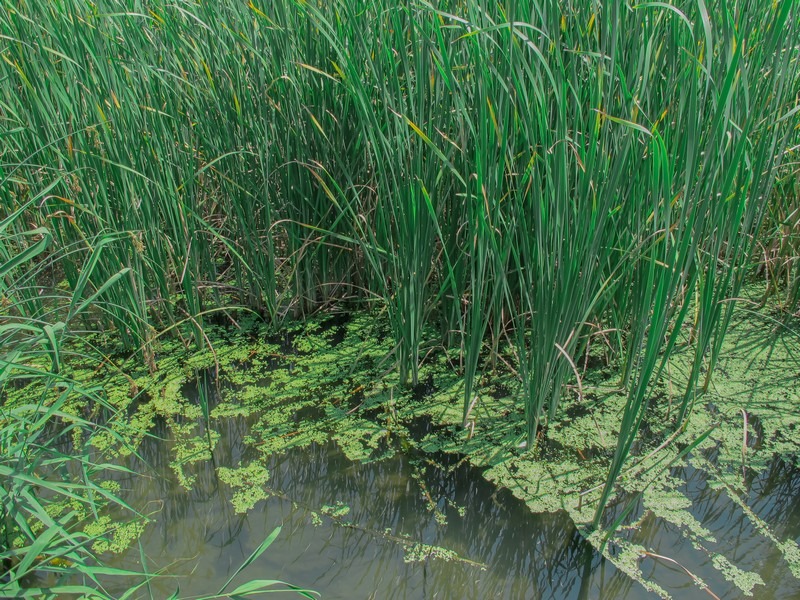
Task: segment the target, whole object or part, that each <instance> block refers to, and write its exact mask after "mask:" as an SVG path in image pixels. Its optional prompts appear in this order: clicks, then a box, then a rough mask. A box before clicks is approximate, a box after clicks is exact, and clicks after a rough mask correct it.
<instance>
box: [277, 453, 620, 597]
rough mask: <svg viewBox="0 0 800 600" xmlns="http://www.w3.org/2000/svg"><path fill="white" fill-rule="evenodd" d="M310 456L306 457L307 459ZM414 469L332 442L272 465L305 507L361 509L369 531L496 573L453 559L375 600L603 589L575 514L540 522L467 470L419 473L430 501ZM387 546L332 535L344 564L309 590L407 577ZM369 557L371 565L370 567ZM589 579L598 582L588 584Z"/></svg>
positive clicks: (354, 517)
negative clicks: (356, 455) (358, 456)
mask: <svg viewBox="0 0 800 600" xmlns="http://www.w3.org/2000/svg"><path fill="white" fill-rule="evenodd" d="M301 453H302V454H303V456H302V457H301V458H300V457H298V456H297V455H298V454H301ZM440 458H442V457H440ZM442 467H446V465H442ZM413 470H414V469H413V466H412V465H411V464H410V461H409V460H408V459H407V458H405V457H394V458H392V459H389V460H385V461H383V462H380V463H372V464H367V465H361V464H352V463H350V462H349V461H348V460H347V459H346V458H345V457H344V455H343V454H342V453H341V452H339V451H338V450H336V449H335V447H334V446H333V445H332V444H328V445H326V446H312V447H310V448H308V449H306V450H302V451H299V450H296V451H292V452H291V453H288V454H284V455H283V456H281V457H277V458H275V459H274V460H273V463H272V465H271V467H270V471H271V473H272V478H271V486H273V487H275V488H276V489H281V490H283V492H284V493H286V494H287V495H288V496H289V497H291V498H292V499H294V500H295V501H297V502H299V503H302V504H303V505H306V506H322V505H324V504H332V503H333V502H334V501H341V502H343V503H345V504H347V505H348V506H350V508H351V512H350V513H349V514H348V515H347V519H349V520H351V521H353V522H354V523H358V524H359V525H361V526H363V527H369V528H372V529H374V530H378V531H380V530H383V529H384V528H389V529H391V531H392V532H393V533H394V534H395V535H400V534H405V535H408V536H409V537H410V538H411V539H413V540H415V541H419V542H422V543H425V544H429V545H432V546H441V547H444V548H447V549H450V550H453V551H454V552H456V553H457V554H458V555H459V556H462V557H466V558H469V559H470V560H473V561H477V562H485V563H487V564H489V570H488V571H487V572H482V571H479V570H476V569H475V568H473V567H470V566H469V565H463V564H458V563H452V562H451V563H444V562H443V561H433V562H430V563H429V564H426V565H422V566H419V565H416V566H415V565H406V566H402V567H401V568H400V575H402V576H401V577H398V579H397V580H396V581H393V586H395V587H394V588H386V589H387V590H389V589H393V591H391V592H386V591H382V592H380V593H378V594H377V595H376V596H375V597H392V598H405V597H409V598H420V597H427V596H420V593H422V592H423V591H424V589H429V590H440V591H441V590H447V597H459V598H462V597H463V598H530V597H558V598H562V597H564V598H568V597H584V598H590V597H597V595H598V593H599V591H600V590H602V589H603V587H604V583H603V582H604V580H605V579H606V573H605V572H604V571H603V569H600V570H599V572H598V574H599V577H598V578H596V579H595V577H594V573H595V572H596V571H598V567H599V566H601V565H602V564H603V561H602V559H600V557H598V556H597V555H596V553H594V552H593V551H592V549H591V547H590V546H588V544H586V543H585V542H584V541H583V539H582V538H581V536H580V534H579V533H578V532H577V531H576V530H575V528H574V527H573V525H572V524H571V522H570V520H569V518H568V517H567V516H566V515H565V514H563V513H559V514H555V515H532V514H531V513H530V512H529V511H528V509H527V508H526V507H525V505H524V504H523V503H521V502H519V501H518V500H516V499H515V498H513V497H512V496H511V495H510V494H509V493H507V492H503V491H501V492H498V491H497V490H496V489H495V488H494V487H493V486H492V485H491V484H489V483H487V482H486V481H485V480H483V479H482V478H481V477H480V474H479V473H478V472H477V471H476V470H474V469H472V468H470V467H468V466H467V465H461V466H458V467H456V468H455V469H453V470H452V471H451V472H448V470H447V469H446V468H433V467H431V468H423V469H421V470H420V471H419V472H418V474H419V476H420V477H421V478H422V483H423V484H424V486H425V489H426V490H427V492H428V496H430V499H429V498H428V497H427V496H426V495H424V494H423V493H422V492H421V488H420V487H419V485H418V484H417V483H416V482H415V481H413V480H412V478H411V475H412V473H413ZM430 500H433V501H434V503H435V504H436V507H437V509H438V510H439V511H440V512H442V513H444V514H445V516H446V517H447V525H446V526H442V525H438V524H437V523H436V520H435V519H434V517H433V514H432V512H431V511H430V510H429V503H430ZM457 507H463V509H464V510H465V515H464V517H461V516H459V513H458V509H457ZM300 518H301V520H302V519H303V518H305V517H304V516H302V515H301V517H300ZM295 527H297V528H298V530H299V529H302V528H303V527H305V524H304V523H302V522H300V523H296V524H293V526H292V529H293V530H294V528H295ZM334 540H335V542H334ZM334 544H336V546H335V547H334ZM381 545H383V546H384V548H383V549H382V550H380V551H378V550H377V549H375V548H374V546H375V541H374V540H373V541H370V540H367V539H365V535H364V532H363V531H359V530H346V531H344V532H341V534H339V535H335V536H332V537H331V539H330V540H329V541H328V542H327V544H326V546H325V552H327V553H329V554H333V555H335V563H334V564H335V566H334V567H332V568H330V569H328V570H327V571H326V572H325V573H324V574H323V575H321V576H320V578H319V579H317V580H316V581H314V582H309V583H308V585H310V586H317V587H318V588H319V589H322V590H326V589H330V586H334V587H335V582H336V580H337V579H339V578H346V579H348V580H350V581H352V580H353V576H354V573H362V572H363V576H359V580H360V581H364V582H365V585H366V583H369V582H372V581H373V580H374V581H383V580H384V579H385V577H386V574H387V573H392V572H397V571H398V566H397V561H398V558H399V555H402V549H401V548H394V549H392V548H387V547H386V546H389V545H390V543H388V542H384V543H382V544H381ZM368 553H369V556H367V554H368ZM365 559H369V560H368V561H367V562H368V563H369V564H368V565H363V564H360V563H361V562H363V561H364V560H365ZM365 569H366V570H365ZM611 571H612V572H613V571H614V569H613V568H611ZM580 575H583V577H584V578H588V580H587V581H582V578H581V576H580ZM375 578H377V579H375ZM384 583H385V582H384ZM366 589H369V588H368V587H367V588H366ZM381 589H382V590H383V589H384V588H383V584H382V586H381ZM386 594H389V595H388V596H387V595H386Z"/></svg>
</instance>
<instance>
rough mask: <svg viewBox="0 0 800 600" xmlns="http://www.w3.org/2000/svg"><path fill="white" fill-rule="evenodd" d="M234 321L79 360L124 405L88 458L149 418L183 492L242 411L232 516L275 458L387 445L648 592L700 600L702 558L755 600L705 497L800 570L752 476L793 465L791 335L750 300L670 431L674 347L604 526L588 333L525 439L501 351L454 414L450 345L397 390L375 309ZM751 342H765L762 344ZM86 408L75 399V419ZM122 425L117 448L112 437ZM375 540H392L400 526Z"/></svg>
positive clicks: (598, 398)
mask: <svg viewBox="0 0 800 600" xmlns="http://www.w3.org/2000/svg"><path fill="white" fill-rule="evenodd" d="M241 325H242V327H241V329H240V330H239V331H233V330H231V329H230V328H229V327H227V326H222V325H220V326H217V327H216V328H215V327H211V328H210V329H209V341H210V345H209V347H208V349H207V350H206V351H204V352H201V353H193V354H188V353H186V352H185V351H184V350H183V348H182V346H181V344H180V343H179V342H178V341H169V342H164V343H163V345H162V347H161V348H160V349H159V351H158V353H157V356H156V361H157V365H158V370H156V371H155V372H152V373H149V372H144V371H143V372H141V373H138V374H136V373H132V372H131V371H130V370H129V369H127V368H126V365H125V357H123V356H121V355H117V356H114V355H111V356H109V359H108V361H107V363H106V364H104V365H102V366H101V367H99V368H98V367H96V366H94V367H93V368H92V369H89V370H81V368H80V366H79V363H75V364H74V365H73V367H72V373H71V375H72V376H73V377H75V378H76V379H78V380H87V379H88V380H91V381H95V382H101V385H102V388H103V389H104V391H105V394H106V396H107V397H108V400H109V402H110V403H111V404H112V405H114V406H116V407H118V408H119V409H120V410H121V411H122V412H121V413H120V414H123V415H127V418H117V419H116V420H115V422H113V423H112V424H111V429H112V430H113V435H112V431H109V433H108V435H107V436H103V435H99V436H97V437H96V438H95V441H94V444H95V447H96V451H97V452H98V454H99V455H102V456H104V457H105V458H106V459H107V460H109V461H115V460H116V461H120V460H122V459H124V457H125V455H130V454H132V453H134V454H135V453H136V452H137V448H139V447H140V445H141V443H142V440H144V439H146V438H147V437H148V436H152V435H154V434H153V432H154V431H155V430H159V431H162V432H168V435H169V438H170V440H171V443H170V446H169V450H168V452H169V456H168V457H163V458H162V460H168V461H169V467H170V470H171V472H172V473H173V475H174V477H175V480H176V481H177V484H178V485H179V486H180V487H182V488H184V489H185V490H187V491H188V490H191V489H192V488H193V486H195V485H196V484H197V481H196V473H197V469H195V468H193V466H196V465H198V464H201V463H204V462H209V461H212V459H213V456H214V451H215V448H216V444H217V442H218V440H219V438H220V430H221V428H222V427H223V424H224V423H226V422H228V421H230V420H231V419H245V421H246V423H247V427H246V430H245V432H244V433H243V434H242V435H243V437H244V439H243V441H244V443H245V445H246V446H247V447H248V448H249V451H248V452H247V453H246V457H247V458H246V459H241V460H240V461H239V462H238V463H237V464H230V465H220V466H218V467H216V475H217V477H218V478H219V481H220V482H222V483H221V485H222V487H223V488H224V490H225V493H226V496H227V498H228V501H229V502H230V504H231V507H232V510H233V511H234V512H236V513H241V514H247V513H248V512H249V511H252V510H253V509H254V507H256V506H257V504H258V503H259V502H261V501H262V500H265V499H267V498H269V497H271V496H274V495H276V494H280V492H279V491H278V490H277V489H276V488H275V487H274V486H273V485H272V482H271V478H270V472H269V471H270V469H269V468H268V467H269V464H270V460H271V459H272V457H274V456H277V455H281V454H282V453H286V452H289V451H291V450H292V449H297V448H308V447H310V446H312V445H317V446H322V445H325V444H326V443H329V442H330V441H331V440H332V442H333V443H334V444H335V445H336V447H337V448H338V451H340V452H342V453H343V454H344V455H345V456H346V457H347V458H348V459H350V460H351V461H355V462H356V463H360V464H369V463H376V462H381V461H388V460H391V459H393V458H394V457H397V456H398V455H408V456H414V457H416V458H415V460H416V461H417V462H418V463H419V462H424V463H425V464H426V468H434V469H436V468H438V469H440V470H441V471H442V472H444V473H446V472H447V471H448V470H452V469H453V468H454V465H460V464H468V465H471V466H473V467H475V468H478V469H480V472H481V473H482V476H483V477H484V478H485V479H486V480H487V481H489V482H492V483H494V484H496V486H498V487H499V488H501V489H506V490H508V491H509V492H510V493H511V494H513V496H515V497H516V498H518V499H519V500H521V501H522V502H524V503H525V504H526V505H527V506H528V508H529V509H530V511H531V512H532V513H555V512H563V513H565V514H566V515H568V516H569V519H570V520H571V521H572V523H574V525H575V527H577V530H578V531H579V532H580V533H581V534H582V535H583V536H584V537H585V539H586V540H587V541H588V542H589V543H590V544H591V545H592V546H594V548H595V550H596V551H597V552H599V553H602V555H603V556H604V557H605V558H606V559H607V560H609V561H610V562H611V563H613V564H614V565H615V567H616V568H617V569H618V570H620V571H622V572H624V573H625V574H627V576H629V577H630V578H631V579H632V580H634V581H636V582H638V583H639V584H641V586H643V588H644V590H648V591H649V592H651V593H652V594H651V595H655V596H656V597H658V596H660V597H663V598H668V597H684V596H683V594H684V593H685V590H675V589H667V588H665V587H664V586H663V585H662V584H660V583H659V582H658V581H656V579H657V578H654V577H652V574H653V571H654V568H655V567H654V565H660V568H670V569H672V570H674V571H677V572H679V573H681V574H682V575H683V576H684V577H685V580H686V582H687V584H688V585H689V586H690V587H691V588H692V589H694V590H695V591H696V592H699V593H701V596H700V597H702V596H708V595H710V596H711V597H717V593H715V590H714V589H713V587H712V586H711V585H710V584H708V583H707V582H706V581H705V578H704V577H703V576H702V575H701V574H700V573H699V572H698V571H697V569H696V568H695V565H697V564H698V561H701V562H703V563H704V564H706V565H710V566H711V567H712V568H713V576H714V578H715V579H721V580H724V581H725V582H726V585H727V586H728V588H727V589H728V591H729V593H730V592H731V590H732V591H733V592H732V593H734V594H735V595H740V596H755V597H767V596H766V595H765V594H767V592H768V591H769V590H770V588H771V586H773V585H774V582H773V581H770V577H769V576H768V571H767V570H766V568H763V567H764V565H761V566H759V564H760V563H758V562H757V561H754V560H753V559H752V557H747V556H743V555H742V552H741V551H740V549H739V548H737V547H736V546H735V545H732V544H731V543H730V541H729V540H728V539H727V538H726V535H724V531H725V530H724V528H722V527H720V523H719V519H720V518H721V517H719V516H718V515H714V514H713V511H709V510H705V509H704V508H703V506H699V505H698V498H706V497H708V495H709V494H713V496H714V499H715V500H714V502H715V504H714V506H724V507H725V508H724V510H725V511H726V513H727V517H726V519H727V520H728V521H730V522H731V523H736V524H737V526H738V527H745V528H747V529H748V530H751V531H752V535H751V538H752V539H757V540H758V548H759V552H761V553H763V557H768V560H769V563H770V565H772V566H773V567H774V565H778V567H776V568H779V569H780V571H781V572H782V573H784V575H783V577H788V578H792V577H794V578H800V547H798V544H797V535H798V534H799V533H800V531H797V530H793V529H792V528H785V527H783V526H782V524H781V523H782V521H781V519H782V518H783V517H782V515H781V514H780V513H779V511H776V510H775V506H773V505H772V504H770V505H769V506H762V505H760V504H759V503H758V502H757V501H754V495H753V493H752V492H753V486H754V484H755V482H756V481H759V482H761V484H763V481H764V480H763V474H764V473H768V472H770V470H774V469H784V470H788V471H790V472H794V469H795V465H796V461H797V457H798V446H800V435H798V433H797V429H798V426H800V412H798V410H797V407H798V403H800V386H797V385H796V382H797V380H798V376H800V352H798V348H800V343H799V342H798V337H797V335H796V334H795V333H793V332H792V331H791V329H790V328H787V327H777V326H776V322H775V320H774V319H773V318H772V317H770V316H769V314H767V313H764V312H763V311H762V312H758V313H757V312H751V311H747V310H743V311H740V313H739V318H738V321H737V322H736V323H735V324H734V326H733V329H732V331H731V333H730V335H729V336H728V338H727V342H726V348H725V349H724V351H723V353H722V358H721V361H720V363H719V366H718V368H717V372H716V374H715V377H714V378H713V380H712V383H711V386H710V388H709V389H708V391H707V392H706V393H705V394H704V395H702V396H701V397H699V398H698V399H697V401H696V403H695V406H694V412H693V415H692V419H691V421H690V424H689V426H688V427H687V428H686V430H684V431H680V432H677V433H676V432H674V431H672V430H671V429H670V428H669V427H668V423H670V417H671V416H674V414H673V413H674V409H673V406H672V403H671V401H670V399H671V395H672V389H673V387H674V388H675V389H676V390H680V389H682V387H683V386H682V382H683V378H684V377H685V376H686V374H685V369H684V365H683V364H682V356H681V354H680V353H676V356H675V358H674V359H673V360H671V362H670V364H669V367H668V368H667V370H666V372H665V373H666V374H665V376H664V377H663V378H662V381H661V382H660V385H659V388H658V390H657V397H656V398H654V399H653V401H652V402H651V406H650V409H649V412H648V417H647V419H648V420H647V422H646V424H645V426H644V427H643V428H642V434H641V436H640V439H639V440H637V444H636V448H635V452H634V453H633V456H632V457H631V459H630V460H629V462H628V464H627V465H626V469H625V471H624V474H623V476H622V478H621V480H619V481H618V482H617V486H616V496H615V498H614V499H613V501H612V503H611V507H612V508H611V509H610V510H609V511H608V512H607V515H606V520H605V523H604V525H603V527H602V528H601V529H599V530H592V529H591V528H590V524H591V521H592V518H593V516H594V509H595V506H596V502H597V499H598V496H599V493H600V489H601V488H602V485H603V483H604V482H605V478H606V474H607V467H608V463H609V461H610V457H611V455H612V453H613V451H614V447H615V443H616V435H617V427H618V426H619V418H620V415H621V412H622V408H623V406H624V402H625V397H624V395H623V394H622V393H621V392H620V390H618V389H617V388H616V387H615V385H616V383H617V382H615V381H613V380H611V379H609V373H611V372H613V369H612V368H611V367H610V366H609V365H606V364H605V357H604V353H603V348H602V347H601V345H600V344H597V345H596V346H595V347H594V348H593V349H592V350H591V352H590V354H589V355H587V357H586V360H585V362H584V363H583V364H581V365H578V366H579V367H580V370H581V372H580V375H581V379H580V381H579V382H578V381H576V382H575V386H574V387H573V389H572V390H571V397H570V398H569V399H567V400H566V401H565V403H564V407H563V409H562V410H561V411H560V413H559V415H558V418H557V419H556V420H555V421H554V422H552V423H550V424H549V425H548V427H547V428H546V430H544V431H543V432H542V435H541V436H540V439H539V440H538V441H537V444H536V447H534V448H531V449H529V448H527V447H526V444H525V442H524V440H525V438H526V435H525V431H526V430H525V422H524V415H523V414H522V409H521V407H520V405H519V404H518V403H517V402H516V401H515V399H514V398H515V394H516V393H517V390H518V383H517V378H516V376H515V373H514V367H513V361H509V362H507V363H503V362H502V361H501V362H499V363H498V364H497V365H495V366H494V367H493V366H492V365H484V369H485V375H484V376H483V378H482V379H481V381H480V382H479V383H478V386H477V395H476V399H475V401H474V402H473V405H472V408H471V410H470V413H469V419H468V421H467V422H466V424H464V423H463V422H462V396H463V389H462V387H461V386H462V385H463V383H462V379H461V377H460V376H459V364H458V355H457V354H456V353H452V352H450V353H448V352H447V351H445V350H444V349H442V348H438V347H431V348H429V349H428V353H427V356H426V358H425V361H424V365H423V367H422V370H421V378H420V380H421V382H422V383H420V384H419V385H418V386H416V387H413V388H407V387H402V386H400V385H399V381H398V378H397V375H396V372H395V370H394V369H393V363H392V358H391V354H392V351H393V348H392V344H391V341H390V338H389V336H387V335H386V333H387V327H388V325H387V324H386V322H385V321H384V320H383V319H382V317H381V315H374V314H367V313H363V314H354V315H342V314H340V315H333V316H330V315H328V316H320V317H318V318H316V319H312V320H309V321H307V322H306V323H304V324H297V325H293V326H290V327H289V328H288V329H286V330H285V331H284V332H283V333H281V334H280V335H274V334H272V333H271V332H269V331H268V330H266V329H263V328H262V327H261V326H259V325H258V324H257V323H255V322H251V323H249V322H246V321H242V322H241ZM764 339H769V340H770V343H769V344H764V343H763V342H758V341H757V340H764ZM87 343H92V340H91V338H87ZM130 362H131V363H132V362H134V361H133V360H131V361H130ZM123 373H126V374H123ZM20 396H24V393H21V394H20ZM92 409H93V407H91V406H73V407H72V410H73V411H75V412H76V414H83V415H86V414H90V413H91V412H92ZM119 435H122V436H123V437H124V438H125V439H126V440H127V444H126V445H124V446H120V445H119V443H118V436H119ZM426 457H427V458H426ZM443 457H448V458H447V459H446V460H445V459H444V458H443ZM796 479H797V478H794V479H792V481H795V480H796ZM109 485H113V484H109ZM700 488H702V493H701V494H698V489H700ZM418 491H419V494H421V496H422V497H423V498H424V496H425V495H426V494H427V492H426V489H425V485H424V483H422V482H421V480H420V483H419V490H418ZM428 499H429V500H430V506H429V509H430V510H431V511H432V513H433V514H434V515H435V517H436V518H437V519H439V520H440V521H442V522H445V521H446V517H445V515H444V513H443V511H442V510H441V509H439V508H437V506H436V503H435V502H434V501H433V499H431V498H430V496H428ZM773 504H774V503H773ZM787 506H791V504H789V505H787ZM61 508H62V509H66V507H61ZM309 510H310V514H312V515H313V520H315V521H317V520H319V521H320V522H321V521H322V520H323V519H328V520H330V521H333V522H336V523H343V524H346V525H347V526H349V527H352V526H354V525H357V524H354V523H352V522H350V521H348V519H347V514H348V511H349V508H348V506H347V505H344V504H337V503H335V502H332V503H331V504H326V505H320V506H314V507H310V508H309ZM143 512H144V511H143ZM150 516H151V517H153V515H152V514H151V515H150ZM147 520H148V517H143V518H139V519H136V520H134V521H132V522H131V523H130V524H128V525H126V526H116V525H115V526H114V527H110V524H109V518H108V517H102V518H101V519H99V520H97V521H96V522H94V523H93V524H92V525H91V526H90V527H92V528H93V531H92V532H93V533H95V534H96V533H98V532H97V531H96V530H97V529H98V528H101V529H102V528H103V527H108V528H109V529H108V530H109V534H108V536H107V546H106V547H103V548H99V551H106V550H108V551H117V552H119V551H122V550H124V548H125V547H126V546H128V545H129V544H131V543H132V542H133V541H134V540H135V539H136V537H137V536H138V535H140V534H141V532H142V531H143V529H144V528H145V527H146V522H147ZM707 521H712V522H707ZM316 524H318V523H316ZM658 528H662V529H663V528H667V529H668V530H669V531H670V534H671V535H672V537H673V539H677V540H680V542H681V544H682V545H683V547H684V549H683V550H681V552H680V556H678V555H677V554H673V553H672V552H671V551H670V549H669V548H661V547H655V546H654V544H653V539H654V537H653V535H652V532H653V531H654V530H657V529H658ZM384 534H385V536H386V539H387V540H389V541H392V538H393V537H395V538H398V536H396V535H395V534H394V533H393V532H390V531H389V532H384ZM394 541H395V542H397V543H398V544H400V545H402V546H403V547H404V549H405V556H406V559H407V560H409V561H414V560H422V559H423V558H424V559H425V560H430V559H434V560H453V561H466V562H470V558H469V557H465V556H460V555H459V554H458V553H456V552H453V551H452V550H450V549H448V548H443V547H435V546H430V545H426V544H424V543H422V542H421V541H420V540H412V539H401V538H398V539H396V540H394ZM473 562H474V561H473ZM704 572H708V569H706V570H705V571H704ZM791 586H795V587H797V586H796V582H795V583H794V584H791ZM791 586H790V587H791Z"/></svg>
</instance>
